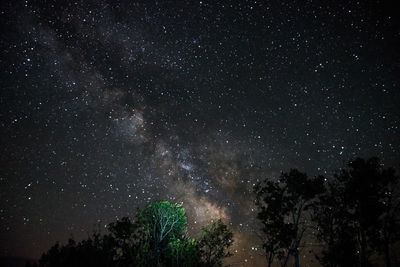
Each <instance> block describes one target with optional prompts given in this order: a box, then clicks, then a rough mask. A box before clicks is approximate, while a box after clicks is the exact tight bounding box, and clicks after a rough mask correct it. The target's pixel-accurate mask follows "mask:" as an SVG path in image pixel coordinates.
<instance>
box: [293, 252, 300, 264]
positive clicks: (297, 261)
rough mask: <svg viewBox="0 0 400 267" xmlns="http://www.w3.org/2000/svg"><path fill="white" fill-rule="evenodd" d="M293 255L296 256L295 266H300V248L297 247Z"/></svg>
mask: <svg viewBox="0 0 400 267" xmlns="http://www.w3.org/2000/svg"><path fill="white" fill-rule="evenodd" d="M293 256H294V266H295V267H300V255H299V250H298V249H297V248H296V250H295V252H294V254H293Z"/></svg>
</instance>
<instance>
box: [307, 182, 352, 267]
mask: <svg viewBox="0 0 400 267" xmlns="http://www.w3.org/2000/svg"><path fill="white" fill-rule="evenodd" d="M343 191H344V188H343V186H341V185H340V184H338V183H337V182H336V181H330V182H328V183H327V184H326V193H325V194H324V195H322V196H320V197H319V199H318V202H317V203H316V204H315V205H313V209H312V220H313V221H314V223H315V225H316V228H317V231H316V237H317V239H318V240H319V241H321V242H323V246H322V251H320V252H319V254H317V255H316V258H317V260H318V261H319V262H320V263H321V264H322V265H323V266H326V267H353V266H358V265H359V258H358V254H357V240H356V238H355V236H354V226H353V224H352V223H351V221H350V219H349V217H348V210H347V206H346V205H345V204H344V202H343Z"/></svg>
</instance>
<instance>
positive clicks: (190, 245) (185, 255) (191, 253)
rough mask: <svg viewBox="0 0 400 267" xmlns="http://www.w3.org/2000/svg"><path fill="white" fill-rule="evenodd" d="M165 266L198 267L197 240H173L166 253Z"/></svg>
mask: <svg viewBox="0 0 400 267" xmlns="http://www.w3.org/2000/svg"><path fill="white" fill-rule="evenodd" d="M165 258H166V266H171V267H179V266H198V265H199V262H200V251H199V244H198V242H197V240H195V239H193V238H188V237H183V238H173V239H172V240H171V241H170V242H169V243H168V247H167V251H166V257H165Z"/></svg>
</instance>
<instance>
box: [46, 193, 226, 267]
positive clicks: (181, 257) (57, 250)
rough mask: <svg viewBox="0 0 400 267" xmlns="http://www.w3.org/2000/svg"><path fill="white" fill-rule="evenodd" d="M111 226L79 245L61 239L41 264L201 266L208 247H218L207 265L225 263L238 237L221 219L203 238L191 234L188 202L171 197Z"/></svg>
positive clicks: (56, 266) (51, 266)
mask: <svg viewBox="0 0 400 267" xmlns="http://www.w3.org/2000/svg"><path fill="white" fill-rule="evenodd" d="M108 230H109V234H107V235H104V236H100V235H99V234H98V233H94V234H93V236H92V237H91V238H89V239H88V240H83V241H81V242H79V243H78V244H76V242H75V241H73V240H72V239H71V240H70V241H69V242H68V244H67V245H64V246H60V245H59V244H56V245H55V246H53V247H52V248H51V249H50V250H49V251H48V252H47V253H45V254H43V256H42V258H41V259H40V262H39V264H40V266H41V267H72V266H74V267H75V266H77V267H80V266H82V267H83V266H88V267H91V266H93V267H94V266H96V267H102V266H104V267H105V266H119V267H128V266H146V267H147V266H159V267H178V266H185V267H195V266H204V264H203V263H202V259H205V258H206V256H205V255H204V253H205V252H206V251H207V253H208V254H207V255H209V251H208V250H206V248H209V249H212V248H214V249H215V250H214V252H213V254H212V257H211V258H210V259H211V261H209V262H208V263H209V265H205V266H221V264H222V260H223V259H224V258H225V257H227V256H229V255H230V254H229V253H228V252H227V251H226V249H227V248H228V247H229V246H230V244H231V242H232V233H231V232H230V231H229V230H228V228H227V227H226V225H224V224H223V223H222V222H221V221H218V222H217V223H214V224H212V225H211V226H209V227H207V228H205V229H204V231H203V236H202V239H201V240H200V241H197V240H195V239H192V238H189V237H188V235H187V217H186V213H185V210H184V208H183V206H182V204H175V203H170V202H168V201H160V202H154V203H151V204H150V205H148V206H147V207H145V208H144V209H143V210H141V211H139V212H138V213H137V215H136V217H135V218H134V219H133V220H130V219H129V218H127V217H124V218H122V219H121V220H118V221H116V222H113V223H110V224H109V226H108ZM207 235H210V236H207ZM213 246H214V247H213Z"/></svg>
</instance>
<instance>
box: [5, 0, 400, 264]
mask: <svg viewBox="0 0 400 267" xmlns="http://www.w3.org/2000/svg"><path fill="white" fill-rule="evenodd" d="M3 2H4V3H3ZM3 2H2V4H1V26H2V27H1V28H2V30H1V40H0V43H1V61H0V64H1V65H0V66H1V95H0V120H1V125H0V126H1V132H0V134H1V135H0V146H1V153H0V154H1V155H0V160H1V165H0V166H1V170H0V189H1V191H0V192H1V194H0V256H22V257H32V258H38V257H39V256H40V254H41V253H42V252H43V251H45V250H46V249H48V248H49V247H50V246H51V245H52V244H54V243H55V242H56V241H62V242H64V241H65V240H66V239H67V238H68V237H69V236H71V235H72V236H73V237H74V238H76V239H81V238H86V237H87V234H88V233H90V232H91V231H92V230H93V229H96V228H97V227H100V228H102V229H104V227H105V225H107V223H109V222H112V221H114V220H116V219H118V218H121V217H123V216H132V215H134V214H135V212H136V209H137V208H141V207H143V206H144V205H146V204H147V203H149V202H151V201H155V200H160V199H168V200H171V201H176V202H182V203H183V204H184V206H185V208H186V211H187V213H188V215H189V221H190V225H191V229H190V231H191V234H193V235H195V234H196V232H197V230H198V229H199V228H200V227H201V226H203V225H204V224H206V223H208V222H209V221H210V220H211V219H213V218H223V219H224V220H225V221H226V222H228V223H229V224H230V225H231V227H232V229H233V230H234V232H235V241H236V242H235V245H234V252H235V256H234V257H233V259H232V261H233V262H234V263H238V264H239V265H246V263H247V264H248V265H249V266H254V265H257V264H259V263H260V262H261V260H262V259H261V258H262V256H260V255H261V252H260V251H261V250H262V249H261V248H260V245H259V243H258V241H257V240H258V239H257V233H256V230H255V229H257V223H256V222H255V215H256V211H255V210H254V205H253V200H254V196H253V193H252V187H253V185H254V184H255V183H256V182H257V181H259V180H261V179H263V178H266V177H275V176H276V175H277V174H279V173H280V172H281V171H286V170H288V169H289V168H299V169H300V170H302V171H307V172H308V173H309V174H310V175H315V174H325V175H328V176H329V175H331V173H332V172H333V171H334V170H336V169H338V168H340V167H342V166H343V164H344V162H346V161H348V160H350V159H352V158H354V157H356V156H361V157H368V156H374V155H375V156H378V157H380V158H381V159H382V160H383V162H384V163H386V164H398V162H399V157H398V156H399V152H400V138H399V136H400V135H399V134H400V128H399V127H400V112H399V107H398V105H399V104H398V103H400V93H399V92H400V88H399V82H400V79H399V73H400V53H399V49H398V48H399V47H400V27H399V25H400V24H399V17H398V14H394V11H393V13H392V12H391V10H392V9H393V8H392V7H391V6H390V3H389V2H388V3H386V4H385V5H384V4H380V3H374V1H360V2H356V1H340V3H338V2H337V1H335V2H331V1H311V0H310V1H227V2H224V1H191V2H189V1H186V2H185V1H160V2H153V1H105V0H98V1H55V0H52V1H9V2H8V3H6V1H3ZM363 2H368V3H363Z"/></svg>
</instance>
